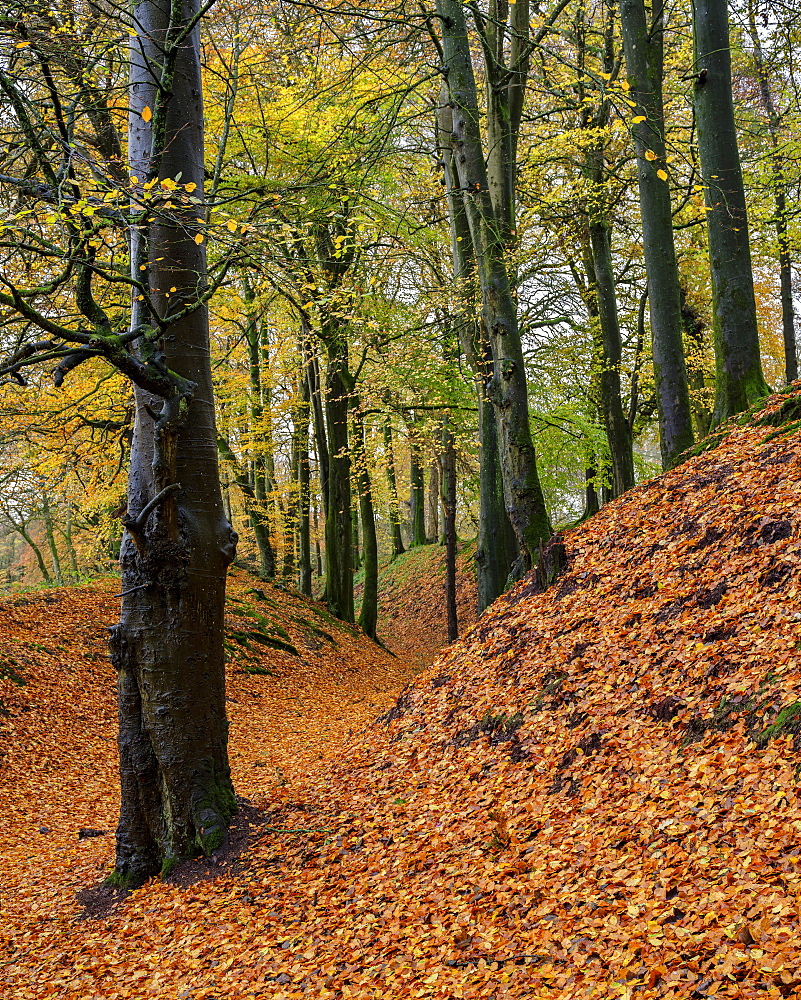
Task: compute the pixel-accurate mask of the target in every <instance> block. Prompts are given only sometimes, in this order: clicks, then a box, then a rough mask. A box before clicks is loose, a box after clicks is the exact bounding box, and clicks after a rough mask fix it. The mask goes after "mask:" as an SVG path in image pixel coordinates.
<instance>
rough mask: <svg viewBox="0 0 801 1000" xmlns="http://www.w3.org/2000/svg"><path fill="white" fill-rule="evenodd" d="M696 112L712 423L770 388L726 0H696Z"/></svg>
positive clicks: (765, 392)
mask: <svg viewBox="0 0 801 1000" xmlns="http://www.w3.org/2000/svg"><path fill="white" fill-rule="evenodd" d="M693 30H694V37H695V70H696V74H697V75H696V77H695V86H694V92H695V114H696V121H697V123H698V153H699V158H700V161H701V174H702V176H703V181H704V193H705V198H706V207H707V213H706V219H707V230H708V234H709V263H710V271H711V275H712V305H713V314H714V326H713V334H714V343H715V363H716V379H715V411H714V414H713V418H712V419H713V425H714V426H717V425H718V424H720V423H722V422H723V421H724V420H726V419H727V418H728V417H730V416H732V414H735V413H740V412H741V411H742V410H745V409H748V407H749V406H750V405H751V404H752V403H754V402H756V401H757V400H758V399H761V398H762V397H763V396H765V395H767V393H768V392H769V389H768V386H767V384H766V382H765V377H764V375H763V374H762V361H761V358H760V353H759V337H758V333H757V317H756V301H755V298H754V279H753V273H752V269H751V250H750V247H749V239H748V215H747V211H746V204H745V192H744V190H743V175H742V170H741V168H740V153H739V150H738V148H737V132H736V129H735V125H734V105H733V102H732V82H731V53H730V49H729V21H728V9H727V3H726V0H695V3H694V14H693Z"/></svg>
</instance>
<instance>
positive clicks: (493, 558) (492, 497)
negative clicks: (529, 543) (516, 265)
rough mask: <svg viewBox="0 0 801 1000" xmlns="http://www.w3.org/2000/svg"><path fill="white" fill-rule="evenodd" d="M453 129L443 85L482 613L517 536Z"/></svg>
mask: <svg viewBox="0 0 801 1000" xmlns="http://www.w3.org/2000/svg"><path fill="white" fill-rule="evenodd" d="M452 131H453V114H452V112H451V109H450V107H449V98H448V95H447V89H445V90H444V92H443V94H442V96H441V106H440V109H439V112H438V115H437V134H438V140H437V148H438V152H439V155H440V157H441V160H440V163H441V166H442V169H443V171H444V174H445V186H446V190H447V192H448V215H449V218H450V230H451V253H452V256H453V273H454V284H455V286H456V293H457V296H458V298H457V301H458V302H459V307H458V313H457V316H456V317H455V322H456V324H457V332H458V336H459V343H460V346H461V349H462V353H463V354H464V356H465V357H466V358H467V362H468V364H469V365H470V368H471V370H472V372H473V375H474V378H475V389H476V400H477V402H478V440H479V478H480V487H479V514H478V544H477V546H476V570H477V574H476V575H477V582H478V613H479V614H481V613H482V611H484V609H485V608H487V607H489V605H490V604H492V603H493V601H495V600H496V599H497V598H498V597H500V595H501V594H502V593H503V592H504V590H505V589H506V582H507V580H508V578H509V575H510V573H511V569H512V565H513V563H514V562H515V560H516V559H517V542H516V540H515V533H514V529H513V528H512V525H511V522H510V521H509V518H508V517H507V515H506V507H505V504H504V496H503V476H502V473H501V463H500V455H499V452H498V434H497V424H496V420H495V410H494V407H493V405H492V403H491V401H490V400H489V399H488V398H487V394H486V386H487V385H488V384H489V383H490V381H491V379H492V370H493V364H492V349H491V347H490V344H489V339H488V338H487V337H486V336H485V335H484V331H483V328H482V326H481V324H480V323H479V322H477V321H476V319H475V313H476V280H475V279H476V273H475V270H476V269H475V252H474V248H473V242H472V237H471V235H470V227H469V225H468V223H467V215H466V213H465V208H464V202H463V200H462V195H461V192H460V191H459V190H458V188H459V181H458V176H457V171H456V164H455V163H454V159H453V150H452V148H451V139H450V136H451V132H452Z"/></svg>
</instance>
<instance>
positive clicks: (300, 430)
mask: <svg viewBox="0 0 801 1000" xmlns="http://www.w3.org/2000/svg"><path fill="white" fill-rule="evenodd" d="M303 354H304V350H303V345H301V356H303ZM309 395H310V393H309V382H308V379H307V377H306V366H305V365H304V367H303V370H302V371H301V373H300V377H299V379H298V402H297V404H296V406H295V407H293V411H292V439H293V440H292V447H293V450H294V453H295V461H296V463H297V470H298V473H297V475H298V510H297V517H298V586H299V589H300V592H301V594H305V596H306V597H311V595H312V566H311V522H310V520H309V515H310V511H311V498H310V489H309V487H310V475H309V409H310V406H309Z"/></svg>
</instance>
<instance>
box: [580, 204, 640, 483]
mask: <svg viewBox="0 0 801 1000" xmlns="http://www.w3.org/2000/svg"><path fill="white" fill-rule="evenodd" d="M589 229H590V232H589V236H590V249H591V258H592V260H591V266H592V272H591V273H590V274H588V278H590V280H591V282H592V283H593V284H594V286H595V296H596V299H595V301H596V305H597V310H598V323H599V325H600V332H601V337H600V342H599V343H598V347H599V350H598V351H597V352H596V353H597V355H598V358H597V362H596V363H597V365H598V368H599V371H598V385H599V389H600V394H601V400H600V403H601V415H602V417H603V421H604V427H605V428H606V437H607V440H608V442H609V454H610V458H611V462H612V493H613V496H616V497H618V496H620V495H621V494H623V493H625V492H626V490H629V489H631V487H632V486H634V452H633V444H632V438H631V426H630V425H629V421H628V418H627V416H626V414H625V412H624V409H623V400H622V397H621V388H620V364H621V361H622V356H623V348H622V343H621V338H620V324H619V321H618V314H617V297H616V295H615V277H614V271H613V267H612V252H611V248H610V246H609V230H608V228H607V227H606V225H605V224H604V223H603V222H601V221H598V220H593V219H591V220H590V224H589Z"/></svg>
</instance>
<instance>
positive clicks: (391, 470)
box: [384, 416, 406, 559]
mask: <svg viewBox="0 0 801 1000" xmlns="http://www.w3.org/2000/svg"><path fill="white" fill-rule="evenodd" d="M384 454H385V456H386V471H387V487H388V489H389V526H390V532H391V535H392V558H393V559H395V558H397V557H398V556H402V555H403V553H404V552H405V551H406V550H405V548H404V546H403V535H402V533H401V522H400V504H399V503H398V477H397V475H396V471H395V448H394V445H393V442H392V421H391V420H390V418H389V417H388V416H387V417H384Z"/></svg>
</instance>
